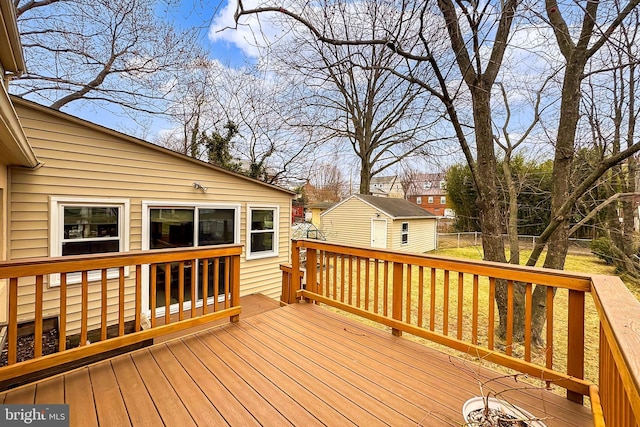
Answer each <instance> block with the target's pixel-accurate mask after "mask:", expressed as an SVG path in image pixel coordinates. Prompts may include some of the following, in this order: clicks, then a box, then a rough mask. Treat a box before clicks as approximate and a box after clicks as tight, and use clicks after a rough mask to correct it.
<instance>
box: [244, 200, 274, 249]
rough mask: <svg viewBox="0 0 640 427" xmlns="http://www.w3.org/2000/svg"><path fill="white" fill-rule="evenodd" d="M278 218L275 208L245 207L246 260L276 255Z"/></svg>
mask: <svg viewBox="0 0 640 427" xmlns="http://www.w3.org/2000/svg"><path fill="white" fill-rule="evenodd" d="M278 218H279V209H278V207H276V206H247V223H248V227H247V228H248V230H247V235H248V236H249V237H248V248H247V259H254V258H266V257H271V256H277V255H278V226H277V222H278Z"/></svg>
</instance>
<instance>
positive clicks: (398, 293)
mask: <svg viewBox="0 0 640 427" xmlns="http://www.w3.org/2000/svg"><path fill="white" fill-rule="evenodd" d="M403 270H404V264H402V263H399V262H396V261H394V262H393V303H392V305H391V311H392V313H393V318H394V319H395V320H402V275H403V274H402V273H403ZM391 333H392V334H393V335H394V336H396V337H399V336H402V331H401V330H399V329H396V328H392V329H391Z"/></svg>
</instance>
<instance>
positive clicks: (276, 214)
mask: <svg viewBox="0 0 640 427" xmlns="http://www.w3.org/2000/svg"><path fill="white" fill-rule="evenodd" d="M254 210H272V211H273V248H272V249H271V250H270V251H261V252H256V253H253V252H251V235H252V234H254V233H259V232H261V231H264V230H251V216H252V212H253V211H254ZM246 222H247V238H246V239H247V243H246V248H247V249H246V252H245V259H247V260H252V259H261V258H271V257H276V256H278V255H279V239H280V233H279V228H280V227H279V224H280V206H278V205H253V204H250V205H249V204H248V205H247V220H246Z"/></svg>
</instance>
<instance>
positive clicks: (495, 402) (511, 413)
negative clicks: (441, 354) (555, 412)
mask: <svg viewBox="0 0 640 427" xmlns="http://www.w3.org/2000/svg"><path fill="white" fill-rule="evenodd" d="M452 363H453V360H452ZM453 364H454V365H455V363H453ZM458 368H460V369H461V370H463V371H465V372H467V373H469V374H471V375H472V376H473V377H474V378H475V379H476V380H477V381H478V386H479V389H480V395H479V396H474V397H472V398H470V399H468V400H467V401H466V402H465V403H464V404H463V405H462V415H463V417H464V420H465V423H466V424H465V425H466V426H468V427H546V424H545V423H544V422H543V421H542V419H541V418H539V417H536V416H534V415H533V414H531V413H530V412H528V411H526V410H524V409H522V408H520V407H519V406H516V405H514V404H513V403H511V402H509V401H508V400H507V399H505V398H504V394H505V393H507V392H509V391H514V390H523V389H529V388H536V389H538V388H539V387H535V386H522V387H510V388H506V389H503V390H500V391H496V390H493V389H492V388H491V386H490V384H491V383H493V382H498V380H501V379H506V378H512V379H513V380H514V381H515V382H518V379H519V378H522V377H526V375H525V374H509V375H501V376H498V377H493V378H489V379H486V380H484V381H482V380H481V378H480V377H479V375H477V373H476V372H474V371H473V370H470V369H469V367H466V368H467V369H463V368H461V367H460V366H458Z"/></svg>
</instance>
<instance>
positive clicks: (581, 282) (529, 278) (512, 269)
mask: <svg viewBox="0 0 640 427" xmlns="http://www.w3.org/2000/svg"><path fill="white" fill-rule="evenodd" d="M294 244H295V245H298V246H299V247H304V248H309V249H317V250H324V251H329V252H336V253H341V254H345V255H350V256H358V257H362V258H372V259H378V260H382V261H392V262H400V263H404V264H412V265H418V266H424V267H432V268H439V269H443V270H450V271H458V272H462V273H469V274H478V275H483V276H488V277H494V278H497V279H505V280H516V281H520V282H526V283H535V284H541V285H551V286H555V287H561V288H567V289H573V290H578V291H582V292H590V291H591V276H590V275H589V274H582V273H573V272H566V271H562V270H553V269H548V268H541V267H526V266H519V265H514V264H504V263H499V262H490V261H476V260H467V259H461V258H450V257H443V256H435V255H427V254H411V253H400V252H395V251H392V250H387V249H377V248H370V247H358V246H347V245H342V244H339V243H328V242H319V241H317V240H309V239H300V240H294Z"/></svg>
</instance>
